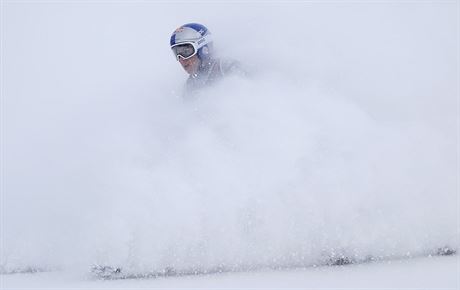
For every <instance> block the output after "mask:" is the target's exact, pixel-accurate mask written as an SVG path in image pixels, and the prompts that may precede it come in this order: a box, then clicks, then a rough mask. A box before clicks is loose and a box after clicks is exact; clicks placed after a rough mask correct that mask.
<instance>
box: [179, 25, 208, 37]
mask: <svg viewBox="0 0 460 290" xmlns="http://www.w3.org/2000/svg"><path fill="white" fill-rule="evenodd" d="M182 27H190V28H192V29H194V30H196V31H197V32H199V33H200V34H201V36H203V35H205V34H206V32H207V31H208V29H207V28H206V27H205V26H204V25H201V24H198V23H187V24H184V25H182Z"/></svg>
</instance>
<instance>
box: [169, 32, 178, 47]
mask: <svg viewBox="0 0 460 290" xmlns="http://www.w3.org/2000/svg"><path fill="white" fill-rule="evenodd" d="M174 44H176V34H175V33H173V35H171V39H170V40H169V45H170V46H173V45H174Z"/></svg>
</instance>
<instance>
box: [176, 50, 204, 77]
mask: <svg viewBox="0 0 460 290" xmlns="http://www.w3.org/2000/svg"><path fill="white" fill-rule="evenodd" d="M179 62H180V64H181V65H182V67H183V68H184V69H185V71H186V72H187V73H188V74H190V75H191V74H194V73H196V72H197V71H198V67H199V66H200V59H199V58H198V55H194V56H192V57H191V58H189V59H183V58H182V57H179Z"/></svg>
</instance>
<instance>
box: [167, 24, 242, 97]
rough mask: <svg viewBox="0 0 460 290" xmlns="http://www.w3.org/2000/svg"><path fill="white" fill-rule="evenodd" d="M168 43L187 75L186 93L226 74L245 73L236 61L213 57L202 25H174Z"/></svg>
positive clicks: (210, 45)
mask: <svg viewBox="0 0 460 290" xmlns="http://www.w3.org/2000/svg"><path fill="white" fill-rule="evenodd" d="M170 46H171V49H172V52H173V54H174V56H175V57H176V59H177V60H178V61H179V62H180V64H181V65H182V67H183V68H184V70H185V71H186V72H187V73H188V74H189V78H188V79H187V82H186V85H185V93H186V94H190V93H194V92H196V91H197V90H199V89H201V88H203V87H206V86H208V85H211V84H213V83H214V82H216V81H217V80H219V79H221V78H222V77H224V76H226V75H229V74H233V73H238V74H240V75H245V73H244V72H243V71H242V70H241V68H240V66H239V64H238V63H237V62H236V61H233V60H223V59H219V58H215V56H214V53H213V42H212V35H211V33H210V31H209V30H208V29H207V28H206V27H205V26H204V25H201V24H198V23H188V24H184V25H182V26H181V27H179V28H177V29H176V30H175V31H174V32H173V34H172V35H171V40H170Z"/></svg>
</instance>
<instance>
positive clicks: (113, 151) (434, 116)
mask: <svg viewBox="0 0 460 290" xmlns="http://www.w3.org/2000/svg"><path fill="white" fill-rule="evenodd" d="M2 5H3V6H2V9H3V10H2V20H1V21H2V29H3V30H2V41H3V48H4V50H3V54H2V60H3V62H2V71H3V74H2V77H3V87H2V102H3V105H2V120H3V122H2V132H3V138H2V147H3V156H2V168H3V176H2V178H3V182H4V183H3V185H2V186H3V187H2V210H1V212H2V213H1V218H2V219H1V221H2V223H1V225H2V236H1V239H2V251H1V261H2V265H1V266H2V267H3V270H7V271H8V270H11V269H15V268H18V267H19V268H20V267H25V266H36V267H56V266H66V267H74V266H79V267H86V268H87V267H88V265H91V264H92V263H100V264H111V265H121V266H123V267H125V268H130V269H133V270H141V271H144V270H152V269H154V270H161V269H164V268H168V267H173V268H175V269H189V268H198V269H204V270H206V269H207V270H212V269H216V268H219V267H220V268H222V267H224V268H229V269H237V268H239V267H245V268H251V267H261V266H262V267H279V266H291V265H311V264H315V263H320V262H321V261H324V260H325V259H328V258H330V257H333V256H334V255H335V256H337V255H342V254H343V255H346V256H349V257H352V258H354V259H365V258H366V257H369V256H373V257H395V256H402V255H408V254H409V255H416V254H420V253H427V252H429V251H432V250H434V249H436V248H438V247H443V246H446V245H448V246H450V247H454V248H457V247H458V243H459V240H458V226H459V225H458V212H459V208H458V206H459V205H458V192H457V190H458V188H457V182H458V181H457V178H458V168H457V158H458V156H457V148H458V143H457V142H458V140H457V137H456V136H457V133H458V116H459V115H458V93H459V91H458V77H459V76H458V61H459V59H458V50H459V48H458V41H457V38H458V33H459V31H458V25H456V24H457V22H458V11H457V10H456V9H455V7H456V3H455V2H454V1H452V2H448V1H445V2H440V3H425V2H423V3H415V2H406V3H383V2H370V3H359V2H356V3H343V4H340V3H336V2H330V3H289V4H288V3H270V4H269V3H265V4H264V3H252V4H244V3H238V4H236V3H216V4H209V3H193V4H187V3H176V4H166V3H155V2H146V3H142V2H135V3H129V2H120V3H118V2H104V1H98V2H94V3H91V2H83V3H75V2H60V3H54V2H43V3H29V2H17V3H15V2H6V3H3V4H2ZM235 15H237V17H235ZM235 18H237V19H238V20H237V21H235ZM187 22H200V23H203V24H205V25H206V26H208V28H209V29H210V30H211V32H213V34H214V39H215V46H216V48H217V50H218V51H219V53H220V55H221V56H222V57H231V58H234V59H238V60H239V61H240V62H241V63H242V64H243V65H244V66H245V68H246V69H247V70H248V72H249V76H248V77H247V78H241V77H238V76H234V77H229V78H228V79H225V80H224V81H222V82H220V83H218V84H216V85H215V86H214V87H210V88H207V89H206V90H203V91H202V92H201V93H200V94H199V95H197V96H196V97H194V98H190V99H183V98H182V96H181V90H182V85H183V83H184V81H185V79H186V74H185V72H183V71H182V69H181V67H180V65H179V64H178V63H177V62H176V60H175V59H174V57H173V56H172V55H171V52H170V50H169V47H168V40H169V36H170V33H172V31H174V29H175V28H177V27H178V26H180V25H181V24H184V23H187Z"/></svg>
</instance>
